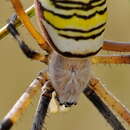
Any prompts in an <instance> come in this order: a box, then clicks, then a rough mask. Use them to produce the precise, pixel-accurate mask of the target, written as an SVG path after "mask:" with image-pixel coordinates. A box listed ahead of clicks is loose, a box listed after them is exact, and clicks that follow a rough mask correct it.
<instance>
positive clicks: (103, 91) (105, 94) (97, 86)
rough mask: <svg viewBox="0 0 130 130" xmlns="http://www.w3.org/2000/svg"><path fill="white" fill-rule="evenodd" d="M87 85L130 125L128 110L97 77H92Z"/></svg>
mask: <svg viewBox="0 0 130 130" xmlns="http://www.w3.org/2000/svg"><path fill="white" fill-rule="evenodd" d="M89 86H90V88H91V89H92V90H93V91H94V92H95V93H96V94H97V95H98V96H99V97H100V98H101V99H102V100H103V101H104V102H105V103H106V104H107V105H108V106H109V107H111V108H112V110H113V111H115V112H116V113H117V114H118V115H120V117H121V118H122V119H124V120H125V121H126V122H127V123H128V124H129V125H130V112H129V111H128V110H127V108H126V107H125V106H124V105H123V104H121V103H120V101H119V100H118V99H117V98H116V97H114V96H113V95H112V94H111V93H110V91H108V90H107V88H105V87H104V86H103V85H102V83H101V82H100V81H99V80H98V79H96V78H92V79H91V80H90V82H89Z"/></svg>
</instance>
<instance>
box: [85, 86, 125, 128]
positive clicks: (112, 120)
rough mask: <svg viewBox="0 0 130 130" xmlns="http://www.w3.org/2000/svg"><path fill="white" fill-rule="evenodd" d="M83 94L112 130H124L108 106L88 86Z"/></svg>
mask: <svg viewBox="0 0 130 130" xmlns="http://www.w3.org/2000/svg"><path fill="white" fill-rule="evenodd" d="M84 94H85V96H86V97H87V98H88V99H89V100H90V101H91V102H92V103H93V104H94V106H95V107H96V108H97V109H98V111H99V112H100V113H101V114H102V116H103V117H104V118H105V119H106V121H107V122H108V123H109V124H110V125H111V127H112V128H113V129H114V130H126V129H125V127H124V126H123V125H122V124H121V122H120V121H119V120H118V118H117V117H116V116H115V115H114V114H113V113H112V111H111V110H110V109H109V108H108V106H107V105H106V104H105V103H104V102H103V101H102V100H101V98H100V97H99V96H98V95H97V94H96V93H95V92H94V91H93V90H92V89H91V88H90V87H89V86H88V87H87V88H86V89H85V90H84Z"/></svg>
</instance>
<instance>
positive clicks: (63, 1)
mask: <svg viewBox="0 0 130 130" xmlns="http://www.w3.org/2000/svg"><path fill="white" fill-rule="evenodd" d="M40 2H41V5H42V9H43V23H44V25H45V27H46V29H47V31H48V34H49V36H50V38H51V39H52V41H53V44H54V46H55V48H56V50H58V51H59V52H61V53H62V54H71V55H73V56H87V55H89V54H90V53H95V52H97V51H98V50H99V49H100V48H101V46H102V34H103V32H104V30H105V25H106V19H107V7H106V0H40Z"/></svg>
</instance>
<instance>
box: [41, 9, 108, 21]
mask: <svg viewBox="0 0 130 130" xmlns="http://www.w3.org/2000/svg"><path fill="white" fill-rule="evenodd" d="M42 10H43V12H44V11H47V12H49V13H52V14H53V15H56V16H59V17H61V18H64V19H69V18H72V17H74V16H75V17H78V18H82V19H90V18H92V17H94V16H95V15H96V14H100V15H103V14H104V13H105V12H106V11H107V7H106V8H105V9H104V10H101V11H95V12H94V13H93V14H90V15H88V16H84V15H79V14H76V13H74V14H71V15H62V14H58V13H55V12H53V11H51V10H48V9H45V8H43V7H42ZM43 15H44V13H43ZM44 19H45V17H44ZM45 20H46V19H45Z"/></svg>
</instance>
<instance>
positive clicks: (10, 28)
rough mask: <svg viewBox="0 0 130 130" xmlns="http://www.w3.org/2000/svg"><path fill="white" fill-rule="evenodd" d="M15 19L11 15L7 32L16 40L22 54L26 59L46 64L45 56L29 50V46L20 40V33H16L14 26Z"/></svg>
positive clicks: (46, 58)
mask: <svg viewBox="0 0 130 130" xmlns="http://www.w3.org/2000/svg"><path fill="white" fill-rule="evenodd" d="M16 18H17V15H13V16H11V17H10V19H9V20H8V26H7V30H8V31H9V32H10V33H11V35H12V36H13V37H14V38H15V39H16V41H17V42H18V45H19V47H20V49H21V50H22V52H23V53H24V54H25V55H26V57H27V58H30V59H33V60H38V61H41V62H44V63H47V62H48V56H47V55H43V54H40V53H38V52H37V51H34V50H32V49H30V48H29V46H28V45H27V44H26V43H25V42H24V41H23V40H22V38H21V36H20V33H19V32H18V31H17V29H16V27H15V25H14V24H15V21H16Z"/></svg>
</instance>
